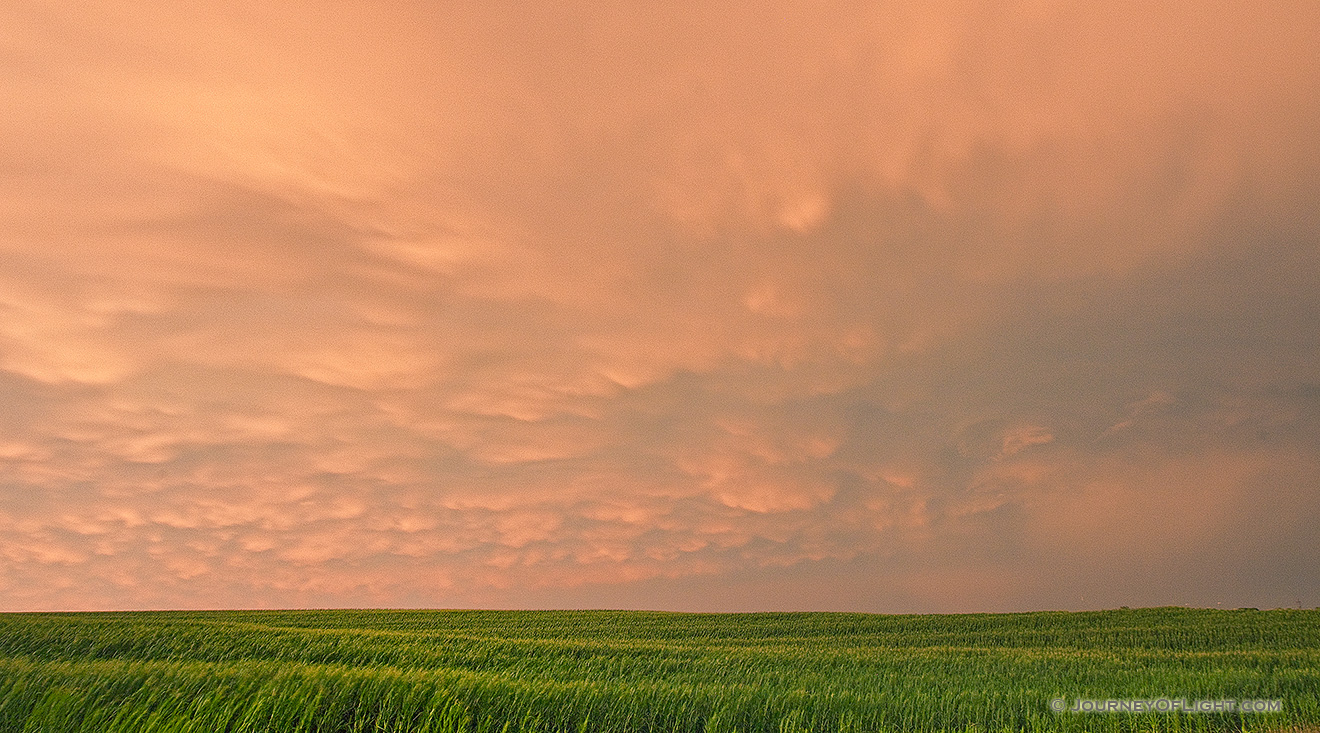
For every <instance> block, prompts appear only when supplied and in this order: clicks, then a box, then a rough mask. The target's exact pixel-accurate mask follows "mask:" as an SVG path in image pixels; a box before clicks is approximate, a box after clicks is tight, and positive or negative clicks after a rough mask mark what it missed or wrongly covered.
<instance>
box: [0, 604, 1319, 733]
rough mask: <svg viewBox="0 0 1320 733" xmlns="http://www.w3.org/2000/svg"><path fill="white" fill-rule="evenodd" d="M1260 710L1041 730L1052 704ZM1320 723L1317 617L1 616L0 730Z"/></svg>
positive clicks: (1179, 613) (1132, 717)
mask: <svg viewBox="0 0 1320 733" xmlns="http://www.w3.org/2000/svg"><path fill="white" fill-rule="evenodd" d="M1154 697H1171V698H1186V699H1187V700H1189V701H1193V700H1197V699H1203V700H1210V699H1228V700H1238V699H1276V700H1281V701H1282V703H1283V709H1282V711H1281V712H1277V713H1265V714H1240V713H1215V714H1191V713H1146V714H1067V713H1065V714H1058V713H1055V712H1052V711H1051V710H1050V708H1049V702H1050V700H1051V699H1053V698H1066V699H1068V700H1069V701H1071V700H1074V699H1077V698H1092V699H1121V698H1143V699H1145V698H1154ZM1318 724H1320V612H1314V611H1289V610H1278V611H1214V610H1193V609H1182V608H1164V609H1138V610H1120V611H1106V612H1093V613H1056V612H1049V613H1029V614H1006V615H991V614H981V615H962V616H875V615H865V614H829V613H819V614H817V613H812V614H783V613H774V614H666V613H644V612H622V611H621V612H597V611H591V612H580V611H547V612H523V611H507V612H499V611H288V612H274V611H264V612H237V611H214V612H152V613H104V614H90V613H78V614H7V615H0V731H89V732H90V731H96V732H98V733H99V732H101V731H198V732H202V731H208V732H209V731H307V732H311V731H364V732H365V731H491V732H495V731H501V732H502V731H509V732H510V733H512V732H513V731H564V732H569V731H572V732H574V733H578V732H581V731H710V732H712V733H714V732H716V731H836V730H837V731H977V732H978V733H994V732H996V731H1004V730H1028V731H1043V730H1051V731H1053V730H1065V731H1148V730H1169V731H1173V730H1177V731H1200V730H1204V731H1223V730H1279V729H1285V728H1290V727H1297V728H1305V727H1312V728H1314V727H1315V726H1317V725H1318Z"/></svg>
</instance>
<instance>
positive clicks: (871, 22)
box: [0, 0, 1320, 610]
mask: <svg viewBox="0 0 1320 733" xmlns="http://www.w3.org/2000/svg"><path fill="white" fill-rule="evenodd" d="M0 28H3V29H4V30H3V31H0V34H3V35H0V72H2V73H0V94H3V95H4V96H5V98H6V99H10V100H13V103H12V104H9V105H6V108H5V109H4V111H2V112H0V171H2V172H3V175H0V250H3V254H4V260H3V261H4V264H2V265H0V293H2V294H0V401H3V402H4V404H5V405H6V409H5V412H4V415H3V416H0V530H2V532H0V537H3V538H4V539H0V584H3V587H4V588H5V589H6V590H5V593H6V598H7V600H6V601H5V604H6V607H9V608H14V609H20V608H72V607H80V608H81V607H97V608H112V607H113V608H140V607H153V606H155V607H159V606H188V607H200V606H208V605H210V606H232V605H243V606H247V605H260V606H278V605H330V606H344V605H355V604H361V605H426V606H453V605H482V604H494V605H514V606H534V605H538V604H543V605H545V604H548V605H573V606H599V605H610V604H611V603H620V604H624V605H637V606H650V607H687V608H758V607H767V606H773V607H785V608H789V607H807V606H810V607H831V608H856V609H863V610H996V609H1019V608H1029V607H1083V606H1093V605H1105V604H1109V605H1118V604H1120V603H1123V604H1126V605H1138V604H1160V603H1178V602H1192V603H1205V602H1211V603H1213V602H1219V601H1221V600H1224V599H1228V598H1235V599H1241V600H1240V602H1239V604H1240V605H1256V606H1265V605H1270V604H1271V603H1275V604H1277V603H1291V602H1293V601H1294V600H1295V598H1294V596H1296V595H1297V594H1299V593H1301V594H1305V593H1306V592H1310V591H1307V590H1305V589H1308V588H1314V587H1317V586H1316V583H1315V582H1313V581H1314V580H1315V578H1313V577H1312V576H1313V575H1314V574H1313V573H1310V574H1308V573H1309V571H1307V570H1306V569H1305V568H1306V567H1309V566H1307V565H1306V564H1305V563H1302V564H1298V562H1297V561H1295V560H1293V559H1291V558H1299V557H1300V558H1303V559H1304V560H1315V559H1317V558H1315V553H1314V551H1313V550H1310V549H1308V548H1310V547H1314V546H1317V545H1316V543H1315V542H1314V541H1313V540H1314V539H1315V537H1316V533H1317V530H1320V517H1318V516H1317V515H1316V513H1315V512H1314V511H1311V510H1309V509H1308V508H1307V507H1309V506H1311V505H1312V504H1314V501H1313V500H1314V487H1315V485H1316V482H1315V479H1316V477H1317V475H1320V474H1318V473H1317V457H1318V456H1320V453H1317V450H1318V449H1320V426H1318V425H1317V420H1316V416H1317V415H1320V412H1317V410H1316V407H1317V404H1316V402H1317V392H1316V385H1317V384H1320V373H1317V367H1316V365H1317V363H1320V362H1317V360H1316V359H1315V355H1316V354H1317V353H1320V351H1318V350H1320V331H1317V327H1316V324H1317V323H1320V318H1318V317H1317V314H1320V300H1318V299H1317V296H1316V293H1320V282H1317V275H1316V273H1320V267H1318V266H1317V265H1320V263H1318V262H1317V257H1318V256H1320V247H1317V244H1318V243H1320V231H1318V230H1317V228H1316V224H1315V219H1314V217H1313V215H1312V212H1313V211H1314V210H1315V208H1316V204H1317V202H1316V200H1315V191H1316V190H1320V188H1317V186H1316V185H1315V184H1316V180H1317V174H1318V173H1320V169H1318V168H1317V165H1316V161H1317V160H1320V155H1317V153H1320V150H1317V147H1316V145H1317V143H1316V141H1317V140H1320V136H1317V135H1316V134H1315V133H1316V130H1315V120H1316V119H1320V116H1317V112H1318V111H1320V85H1317V83H1316V79H1320V69H1317V68H1316V65H1317V63H1318V62H1317V61H1315V60H1313V57H1314V54H1313V53H1309V51H1310V47H1311V45H1313V41H1312V39H1313V38H1314V36H1315V31H1316V30H1317V28H1320V13H1318V12H1317V11H1316V10H1315V9H1314V8H1312V7H1311V6H1308V5H1306V4H1305V3H1299V2H1291V1H1288V0H1272V1H1271V2H1267V3H1265V4H1264V5H1257V6H1254V7H1253V10H1252V12H1251V13H1250V14H1245V15H1244V14H1243V13H1242V11H1241V10H1240V9H1238V8H1236V7H1234V6H1232V5H1230V4H1228V3H1223V2H1213V3H1211V4H1209V5H1206V4H1205V3H1197V4H1196V5H1195V6H1193V5H1192V4H1191V3H1187V2H1182V1H1181V0H1178V1H1175V2H1165V3H1158V4H1154V5H1152V4H1149V3H1146V4H1139V3H1127V4H1124V5H1122V6H1120V7H1109V6H1106V7H1105V8H1104V9H1099V8H1093V7H1090V6H1087V5H1084V4H1080V3H1071V2H1028V3H1005V2H992V3H988V4H987V3H967V2H962V0H953V1H951V2H946V3H939V4H934V5H932V4H930V3H915V2H907V1H906V0H896V1H894V2H887V3H881V4H867V3H856V2H852V1H851V0H822V1H821V2H813V3H806V4H802V3H771V4H770V5H765V4H759V5H757V6H756V7H751V6H746V5H742V4H738V3H734V2H715V3H696V4H694V3H679V4H670V5H656V6H648V7H645V8H636V7H629V8H623V7H622V6H614V5H612V4H609V3H602V2H589V3H576V4H573V5H572V6H571V7H569V6H561V5H555V4H538V5H534V6H529V7H524V6H519V7H516V8H515V7H512V6H507V7H506V6H504V5H502V4H498V3H496V4H492V3H451V4H448V5H446V6H445V7H443V8H437V7H424V6H423V5H420V4H413V3H402V4H396V5H393V6H391V7H390V8H388V9H386V8H372V9H364V10H353V9H346V8H338V7H337V8H334V9H333V11H332V10H331V9H329V8H327V7H325V6H323V5H322V4H320V3H318V2H309V3H302V4H293V5H284V6H281V7H280V8H269V7H265V6H262V5H259V4H252V3H238V4H235V5H231V6H227V7H226V8H217V9H213V8H205V7H194V6H189V5H183V4H179V3H173V2H164V1H162V2H155V3H150V4H148V5H139V6H135V7H132V8H127V7H120V6H118V5H116V4H114V3H100V4H96V3H94V4H92V5H86V6H82V7H80V8H77V9H71V8H65V7H58V6H55V5H52V4H48V3H43V2H25V3H20V4H18V5H14V6H12V7H9V8H6V9H4V10H0ZM1267 528H1274V529H1278V530H1280V531H1277V532H1273V531H1266V530H1267ZM1199 559H1207V560H1206V562H1213V563H1215V567H1214V569H1213V571H1212V569H1210V568H1208V566H1207V567H1199V566H1198V565H1197V562H1198V560H1199ZM1311 566H1316V567H1320V562H1313V563H1311ZM1123 567H1129V568H1131V567H1139V568H1141V569H1142V575H1141V577H1140V578H1136V577H1132V576H1131V574H1128V575H1125V574H1124V573H1123V572H1122V571H1121V568H1123ZM826 579H829V583H830V584H831V585H830V587H828V588H827V587H826V586H825V584H826ZM1220 596H1222V597H1223V598H1220ZM1308 598H1310V597H1309V596H1308ZM683 599H686V600H683ZM1312 600H1314V599H1312ZM1308 602H1309V601H1308Z"/></svg>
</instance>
